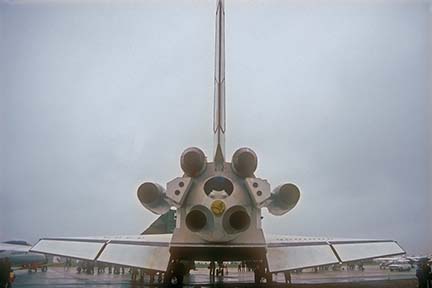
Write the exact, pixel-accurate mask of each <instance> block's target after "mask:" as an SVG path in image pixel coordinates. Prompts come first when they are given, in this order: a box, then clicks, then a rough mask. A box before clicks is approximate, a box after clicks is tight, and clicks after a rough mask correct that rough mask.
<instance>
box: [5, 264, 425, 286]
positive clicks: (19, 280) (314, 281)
mask: <svg viewBox="0 0 432 288" xmlns="http://www.w3.org/2000/svg"><path fill="white" fill-rule="evenodd" d="M15 275H16V280H15V282H14V283H13V287H16V288H19V287H22V288H24V287H26V288H30V287H31V288H35V287H59V288H60V287H61V288H64V287H98V288H102V287H157V286H158V285H157V284H156V285H150V284H149V282H148V281H149V278H148V276H146V277H145V278H144V281H143V282H141V281H131V277H130V275H129V274H128V273H126V274H124V275H113V274H108V273H102V274H94V275H87V274H83V273H81V274H78V273H77V272H76V269H75V268H71V269H70V270H69V271H64V269H63V268H62V267H50V268H49V269H48V271H47V272H28V271H26V270H21V271H16V272H15ZM253 279H254V277H253V273H252V272H238V271H237V269H234V268H233V269H231V270H229V273H228V275H225V276H224V277H216V278H215V281H214V282H212V281H210V279H209V276H208V270H207V269H205V268H198V269H197V270H196V271H191V274H190V276H187V277H185V285H184V287H194V288H195V287H252V286H255V287H258V286H259V285H254V283H253ZM273 280H274V281H275V283H274V284H272V285H270V287H287V286H285V278H284V275H283V273H279V274H277V275H274V278H273ZM292 282H293V283H294V284H293V285H292V286H288V287H304V288H306V287H327V288H330V287H338V288H339V287H341V288H342V287H350V288H351V287H362V288H363V287H404V288H411V287H413V288H414V287H417V286H416V281H415V269H412V270H411V271H410V272H390V271H388V270H380V269H379V268H378V267H377V266H365V270H364V271H320V272H302V273H293V274H292ZM159 286H161V285H159ZM266 287H269V286H266Z"/></svg>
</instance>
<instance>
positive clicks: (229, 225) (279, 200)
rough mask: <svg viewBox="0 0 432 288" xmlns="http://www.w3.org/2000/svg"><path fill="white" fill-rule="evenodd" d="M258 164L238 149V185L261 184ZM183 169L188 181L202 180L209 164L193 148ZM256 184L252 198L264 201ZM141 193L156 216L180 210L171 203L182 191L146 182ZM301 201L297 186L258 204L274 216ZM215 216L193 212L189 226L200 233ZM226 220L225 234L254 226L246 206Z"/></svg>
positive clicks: (235, 162) (286, 186) (205, 211)
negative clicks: (249, 180)
mask: <svg viewBox="0 0 432 288" xmlns="http://www.w3.org/2000/svg"><path fill="white" fill-rule="evenodd" d="M257 162H258V159H257V156H256V154H255V152H254V151H252V150H251V149H249V148H240V149H238V150H237V151H236V152H235V153H234V154H233V157H232V162H231V168H232V170H233V172H234V173H235V174H236V175H237V176H238V177H239V178H240V179H239V180H236V181H244V183H245V184H246V182H247V180H248V179H252V180H253V181H255V180H258V178H255V176H254V172H255V170H256V168H257ZM180 165H181V168H182V170H183V171H184V173H185V176H184V177H190V178H192V179H193V178H196V177H198V176H200V175H201V174H202V173H203V172H204V171H205V170H206V168H207V165H208V163H207V159H206V156H205V154H204V152H203V151H202V150H200V149H199V148H196V147H192V148H188V149H186V150H185V151H184V152H183V153H182V155H181V158H180ZM213 178H218V177H213ZM220 178H224V177H220ZM182 179H185V178H182ZM224 179H226V178H224ZM242 179H243V180H242ZM228 181H230V180H228ZM231 181H232V179H231ZM253 181H252V182H253ZM179 184H180V186H181V185H182V183H179ZM255 184H256V183H254V182H253V184H252V186H251V188H249V192H250V194H251V197H252V198H253V197H256V198H255V199H258V200H259V199H260V197H261V198H262V197H263V195H262V194H263V193H264V192H263V191H261V190H259V189H258V190H256V191H254V190H253V189H254V188H253V187H255V186H254V185H255ZM242 186H244V185H242ZM269 189H270V188H268V190H269ZM168 190H169V189H168ZM137 192H138V193H137V194H138V198H139V200H140V202H141V203H142V204H143V205H144V207H146V208H148V209H149V210H150V211H152V212H154V213H156V214H163V213H165V212H167V211H168V210H169V208H170V207H171V206H176V207H177V208H178V207H180V206H179V205H176V203H175V201H174V202H173V201H172V200H173V199H170V195H176V193H177V192H179V193H180V191H178V190H175V191H174V194H172V193H166V191H165V190H164V188H163V187H162V186H160V185H159V184H156V183H152V182H145V183H143V184H142V185H141V186H140V187H139V188H138V191H137ZM168 192H169V191H168ZM246 192H247V191H246ZM203 193H204V191H203ZM264 196H265V195H264ZM174 197H175V196H174ZM299 198H300V191H299V189H298V188H297V186H296V185H294V184H291V183H288V184H283V185H280V186H278V187H276V188H275V189H274V190H273V191H272V192H271V193H270V191H268V195H267V197H266V198H265V199H264V200H263V201H262V203H258V200H255V204H256V206H257V208H262V207H267V209H268V210H269V212H270V213H272V214H274V215H282V214H285V213H287V212H288V211H290V210H291V209H292V208H294V206H295V205H296V204H297V202H298V201H299ZM177 204H178V203H177ZM233 208H235V209H233ZM211 209H212V210H213V209H217V207H216V208H214V207H211ZM213 213H214V210H213ZM212 216H213V215H212V212H211V211H210V207H202V209H194V210H191V211H190V212H189V213H188V215H187V216H186V225H187V226H188V228H189V229H190V230H191V231H200V230H202V229H204V228H205V227H206V225H207V224H208V222H209V221H210V222H211V220H210V219H211V218H212ZM223 217H224V220H223V225H224V228H225V230H228V231H230V230H232V231H233V233H236V232H241V231H244V230H246V229H247V228H248V227H249V224H250V222H251V219H250V216H249V215H248V213H247V211H246V209H244V208H243V207H242V206H234V207H231V208H230V209H228V211H225V212H224V216H223Z"/></svg>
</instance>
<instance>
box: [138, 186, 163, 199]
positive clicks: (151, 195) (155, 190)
mask: <svg viewBox="0 0 432 288" xmlns="http://www.w3.org/2000/svg"><path fill="white" fill-rule="evenodd" d="M137 193H138V199H139V200H140V201H141V203H144V204H150V203H153V202H155V201H156V200H158V199H159V194H160V190H159V187H158V186H157V185H156V184H154V183H151V182H145V183H143V184H141V185H140V186H139V187H138V192H137Z"/></svg>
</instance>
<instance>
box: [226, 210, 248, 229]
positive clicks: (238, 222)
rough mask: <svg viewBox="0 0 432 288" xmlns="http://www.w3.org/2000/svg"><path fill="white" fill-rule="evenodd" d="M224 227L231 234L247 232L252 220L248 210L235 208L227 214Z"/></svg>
mask: <svg viewBox="0 0 432 288" xmlns="http://www.w3.org/2000/svg"><path fill="white" fill-rule="evenodd" d="M223 222H224V223H223V226H224V229H225V231H226V232H228V233H229V234H235V233H239V232H243V231H246V230H247V229H248V228H249V226H250V222H251V218H250V216H249V214H248V213H247V212H246V210H245V209H244V208H243V207H241V206H234V207H231V208H230V209H228V211H227V212H226V213H225V216H224V221H223Z"/></svg>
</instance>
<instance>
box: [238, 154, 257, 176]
mask: <svg viewBox="0 0 432 288" xmlns="http://www.w3.org/2000/svg"><path fill="white" fill-rule="evenodd" d="M257 165H258V157H257V155H256V154H255V152H254V151H253V150H252V149H250V148H240V149H238V150H237V151H236V152H235V153H234V155H233V157H232V168H233V170H234V172H235V173H236V174H237V175H239V176H240V177H251V176H253V173H254V172H255V170H256V168H257Z"/></svg>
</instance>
